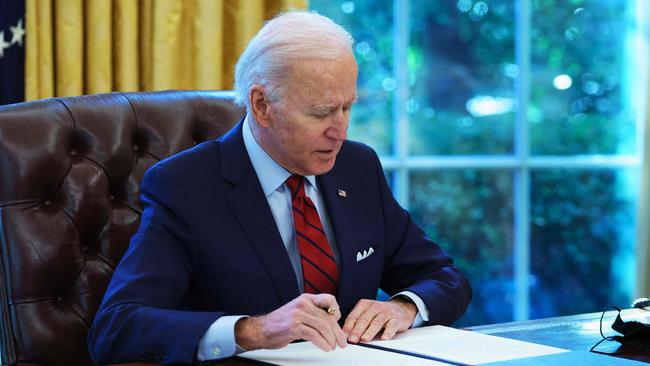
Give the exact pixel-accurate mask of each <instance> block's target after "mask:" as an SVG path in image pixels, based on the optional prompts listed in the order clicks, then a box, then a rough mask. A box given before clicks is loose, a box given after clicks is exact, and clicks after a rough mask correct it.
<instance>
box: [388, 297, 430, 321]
mask: <svg viewBox="0 0 650 366" xmlns="http://www.w3.org/2000/svg"><path fill="white" fill-rule="evenodd" d="M397 296H405V297H407V298H408V299H409V300H411V301H412V302H413V304H415V307H416V308H417V309H418V313H417V314H416V315H415V320H413V324H411V328H417V327H420V326H422V325H424V323H425V322H428V321H429V309H428V308H427V306H426V305H425V304H424V301H422V299H421V298H420V296H418V295H416V294H415V293H414V292H411V291H402V292H399V293H397V294H395V295H393V296H391V299H394V298H395V297H397Z"/></svg>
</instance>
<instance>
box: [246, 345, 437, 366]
mask: <svg viewBox="0 0 650 366" xmlns="http://www.w3.org/2000/svg"><path fill="white" fill-rule="evenodd" d="M238 356H239V357H245V358H250V359H253V360H257V361H262V362H267V363H270V364H274V365H281V366H294V365H295V366H305V365H309V366H314V365H315V366H342V365H354V366H377V365H393V366H396V365H399V366H420V365H422V366H436V365H441V366H449V365H448V364H446V363H442V362H437V361H433V360H427V359H424V358H419V357H412V356H407V355H401V354H399V353H394V352H390V351H381V350H377V349H372V348H367V347H360V346H355V345H353V344H348V346H347V347H345V348H343V349H341V348H337V349H336V350H334V351H331V352H323V351H321V350H320V349H319V348H318V347H316V346H314V345H313V344H311V343H309V342H301V343H292V344H290V345H288V346H286V347H284V348H281V349H273V350H266V349H265V350H258V351H250V352H244V353H241V354H239V355H238Z"/></svg>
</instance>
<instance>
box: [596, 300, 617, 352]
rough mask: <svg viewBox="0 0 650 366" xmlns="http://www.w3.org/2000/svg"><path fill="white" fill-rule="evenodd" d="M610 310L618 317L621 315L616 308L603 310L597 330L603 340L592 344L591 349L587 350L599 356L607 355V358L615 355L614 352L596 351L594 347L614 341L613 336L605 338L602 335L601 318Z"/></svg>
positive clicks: (611, 307)
mask: <svg viewBox="0 0 650 366" xmlns="http://www.w3.org/2000/svg"><path fill="white" fill-rule="evenodd" d="M611 309H614V310H616V311H618V315H619V316H620V315H621V309H619V308H618V307H617V306H610V307H609V308H607V309H605V311H603V313H602V314H601V315H600V326H599V328H598V330H599V331H600V336H601V337H603V339H601V340H599V341H598V342H596V344H594V345H593V347H591V348H590V349H589V352H593V353H600V354H601V355H608V356H611V355H615V354H616V353H615V352H602V351H596V347H598V346H599V345H600V344H601V343H603V342H604V341H614V340H615V338H614V337H615V336H610V337H605V334H604V333H603V318H604V317H605V313H607V311H609V310H611Z"/></svg>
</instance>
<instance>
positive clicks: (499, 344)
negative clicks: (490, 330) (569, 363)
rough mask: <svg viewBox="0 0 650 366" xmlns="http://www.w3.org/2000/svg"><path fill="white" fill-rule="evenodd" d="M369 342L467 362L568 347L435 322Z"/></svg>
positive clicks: (533, 353)
mask: <svg viewBox="0 0 650 366" xmlns="http://www.w3.org/2000/svg"><path fill="white" fill-rule="evenodd" d="M370 344H372V345H375V346H380V347H384V348H390V349H395V350H400V351H407V352H412V353H417V354H421V355H426V356H432V357H436V358H439V359H443V360H448V361H453V362H459V363H464V364H469V365H479V364H482V363H488V362H497V361H507V360H514V359H518V358H524V357H533V356H542V355H550V354H554V353H561V352H568V350H565V349H562V348H556V347H550V346H544V345H541V344H536V343H530V342H524V341H518V340H514V339H508V338H502V337H496V336H491V335H487V334H481V333H476V332H471V331H466V330H460V329H454V328H449V327H443V326H441V325H435V326H431V327H422V328H416V329H409V330H408V331H406V332H404V333H401V334H398V335H397V336H396V337H395V338H393V339H392V340H389V341H374V342H370Z"/></svg>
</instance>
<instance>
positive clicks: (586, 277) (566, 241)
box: [530, 169, 638, 318]
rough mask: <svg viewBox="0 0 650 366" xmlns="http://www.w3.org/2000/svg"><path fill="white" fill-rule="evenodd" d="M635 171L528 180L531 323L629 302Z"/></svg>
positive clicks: (565, 173) (561, 173)
mask: <svg viewBox="0 0 650 366" xmlns="http://www.w3.org/2000/svg"><path fill="white" fill-rule="evenodd" d="M637 182H638V173H637V171H636V170H632V169H629V170H595V171H591V170H589V171H575V170H574V171H571V170H556V169H554V170H544V171H538V172H533V174H532V175H531V201H532V202H531V210H532V212H531V274H532V276H531V296H530V300H531V304H530V309H531V317H532V318H540V317H547V316H557V315H567V314H577V313H582V312H593V311H601V310H605V309H606V308H607V307H608V306H610V305H617V306H626V305H628V304H629V303H630V300H631V296H632V287H633V275H634V267H635V262H634V237H635V221H634V218H635V208H636V205H635V193H636V192H637V189H638V183H637Z"/></svg>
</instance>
